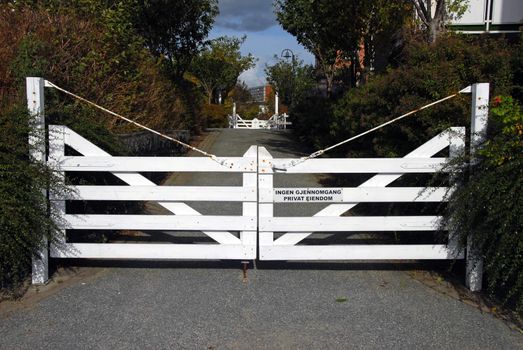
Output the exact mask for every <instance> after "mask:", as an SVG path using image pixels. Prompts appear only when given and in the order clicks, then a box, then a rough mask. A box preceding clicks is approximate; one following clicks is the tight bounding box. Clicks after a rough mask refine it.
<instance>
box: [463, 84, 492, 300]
mask: <svg viewBox="0 0 523 350" xmlns="http://www.w3.org/2000/svg"><path fill="white" fill-rule="evenodd" d="M488 105H489V84H488V83H480V84H474V85H472V106H471V114H472V115H471V124H470V156H471V162H473V161H474V160H473V159H474V155H475V153H476V150H477V148H478V147H479V146H480V145H481V143H482V142H483V140H484V139H485V136H486V132H487V119H488ZM471 176H474V175H473V174H471ZM482 282H483V258H482V257H481V252H478V251H477V250H476V249H474V248H473V246H472V244H471V242H470V241H468V242H467V261H466V284H467V287H468V288H469V289H470V290H471V291H473V292H475V291H479V290H481V285H482Z"/></svg>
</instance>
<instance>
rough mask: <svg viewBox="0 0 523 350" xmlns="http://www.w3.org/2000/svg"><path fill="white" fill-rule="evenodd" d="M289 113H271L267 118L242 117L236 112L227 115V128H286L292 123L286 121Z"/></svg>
mask: <svg viewBox="0 0 523 350" xmlns="http://www.w3.org/2000/svg"><path fill="white" fill-rule="evenodd" d="M288 118H289V115H287V114H286V113H284V114H281V115H276V114H275V115H273V116H272V117H270V118H269V119H268V120H261V119H258V118H254V119H243V118H242V117H240V116H239V115H238V114H233V115H229V128H232V129H287V126H290V125H292V123H291V122H289V121H287V119H288Z"/></svg>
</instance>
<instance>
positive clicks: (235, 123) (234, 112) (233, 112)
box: [232, 102, 238, 129]
mask: <svg viewBox="0 0 523 350" xmlns="http://www.w3.org/2000/svg"><path fill="white" fill-rule="evenodd" d="M232 127H233V129H236V128H237V127H238V117H237V116H236V102H233V104H232Z"/></svg>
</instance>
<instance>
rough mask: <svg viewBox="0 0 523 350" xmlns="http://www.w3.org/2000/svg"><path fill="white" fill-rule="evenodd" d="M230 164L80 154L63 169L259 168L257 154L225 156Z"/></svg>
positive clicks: (63, 162)
mask: <svg viewBox="0 0 523 350" xmlns="http://www.w3.org/2000/svg"><path fill="white" fill-rule="evenodd" d="M223 159H224V160H226V164H227V166H224V165H221V164H219V163H218V162H216V161H214V160H212V159H210V158H206V157H78V156H66V157H64V158H63V159H61V160H60V170H62V171H111V172H157V171H165V172H256V158H242V157H230V158H223Z"/></svg>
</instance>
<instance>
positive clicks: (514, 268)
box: [443, 97, 523, 311]
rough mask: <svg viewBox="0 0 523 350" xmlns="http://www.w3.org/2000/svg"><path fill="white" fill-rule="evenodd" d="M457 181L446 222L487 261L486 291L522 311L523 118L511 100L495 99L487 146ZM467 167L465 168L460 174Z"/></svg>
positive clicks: (466, 165)
mask: <svg viewBox="0 0 523 350" xmlns="http://www.w3.org/2000/svg"><path fill="white" fill-rule="evenodd" d="M472 163H473V164H474V166H473V167H472V169H471V175H470V176H469V177H468V179H466V181H464V180H463V179H459V181H458V182H457V183H456V186H457V189H456V190H455V191H454V192H452V193H451V194H450V196H449V205H448V209H447V211H446V213H445V220H444V222H443V224H444V225H446V226H447V227H448V228H449V229H451V230H452V231H453V232H457V233H458V234H459V235H460V240H461V244H462V246H465V245H466V242H467V241H470V242H471V243H472V245H473V247H474V248H476V249H478V250H479V251H481V252H482V253H483V255H484V258H485V273H486V280H487V287H488V290H489V291H490V292H491V293H494V294H497V295H498V296H501V297H502V298H503V299H504V300H505V301H507V302H510V303H513V304H515V305H516V306H517V308H518V309H519V310H520V311H521V310H523V114H522V113H521V109H520V106H519V105H518V104H517V103H516V102H515V101H514V100H513V99H512V98H510V97H496V98H495V99H494V101H493V104H492V108H491V110H490V117H489V132H488V137H487V141H486V142H485V143H484V144H483V145H482V147H481V148H480V149H479V151H478V159H477V160H476V161H472ZM468 164H469V162H468V161H466V162H464V163H462V167H464V168H465V169H462V170H463V171H462V174H466V173H467V168H468Z"/></svg>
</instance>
